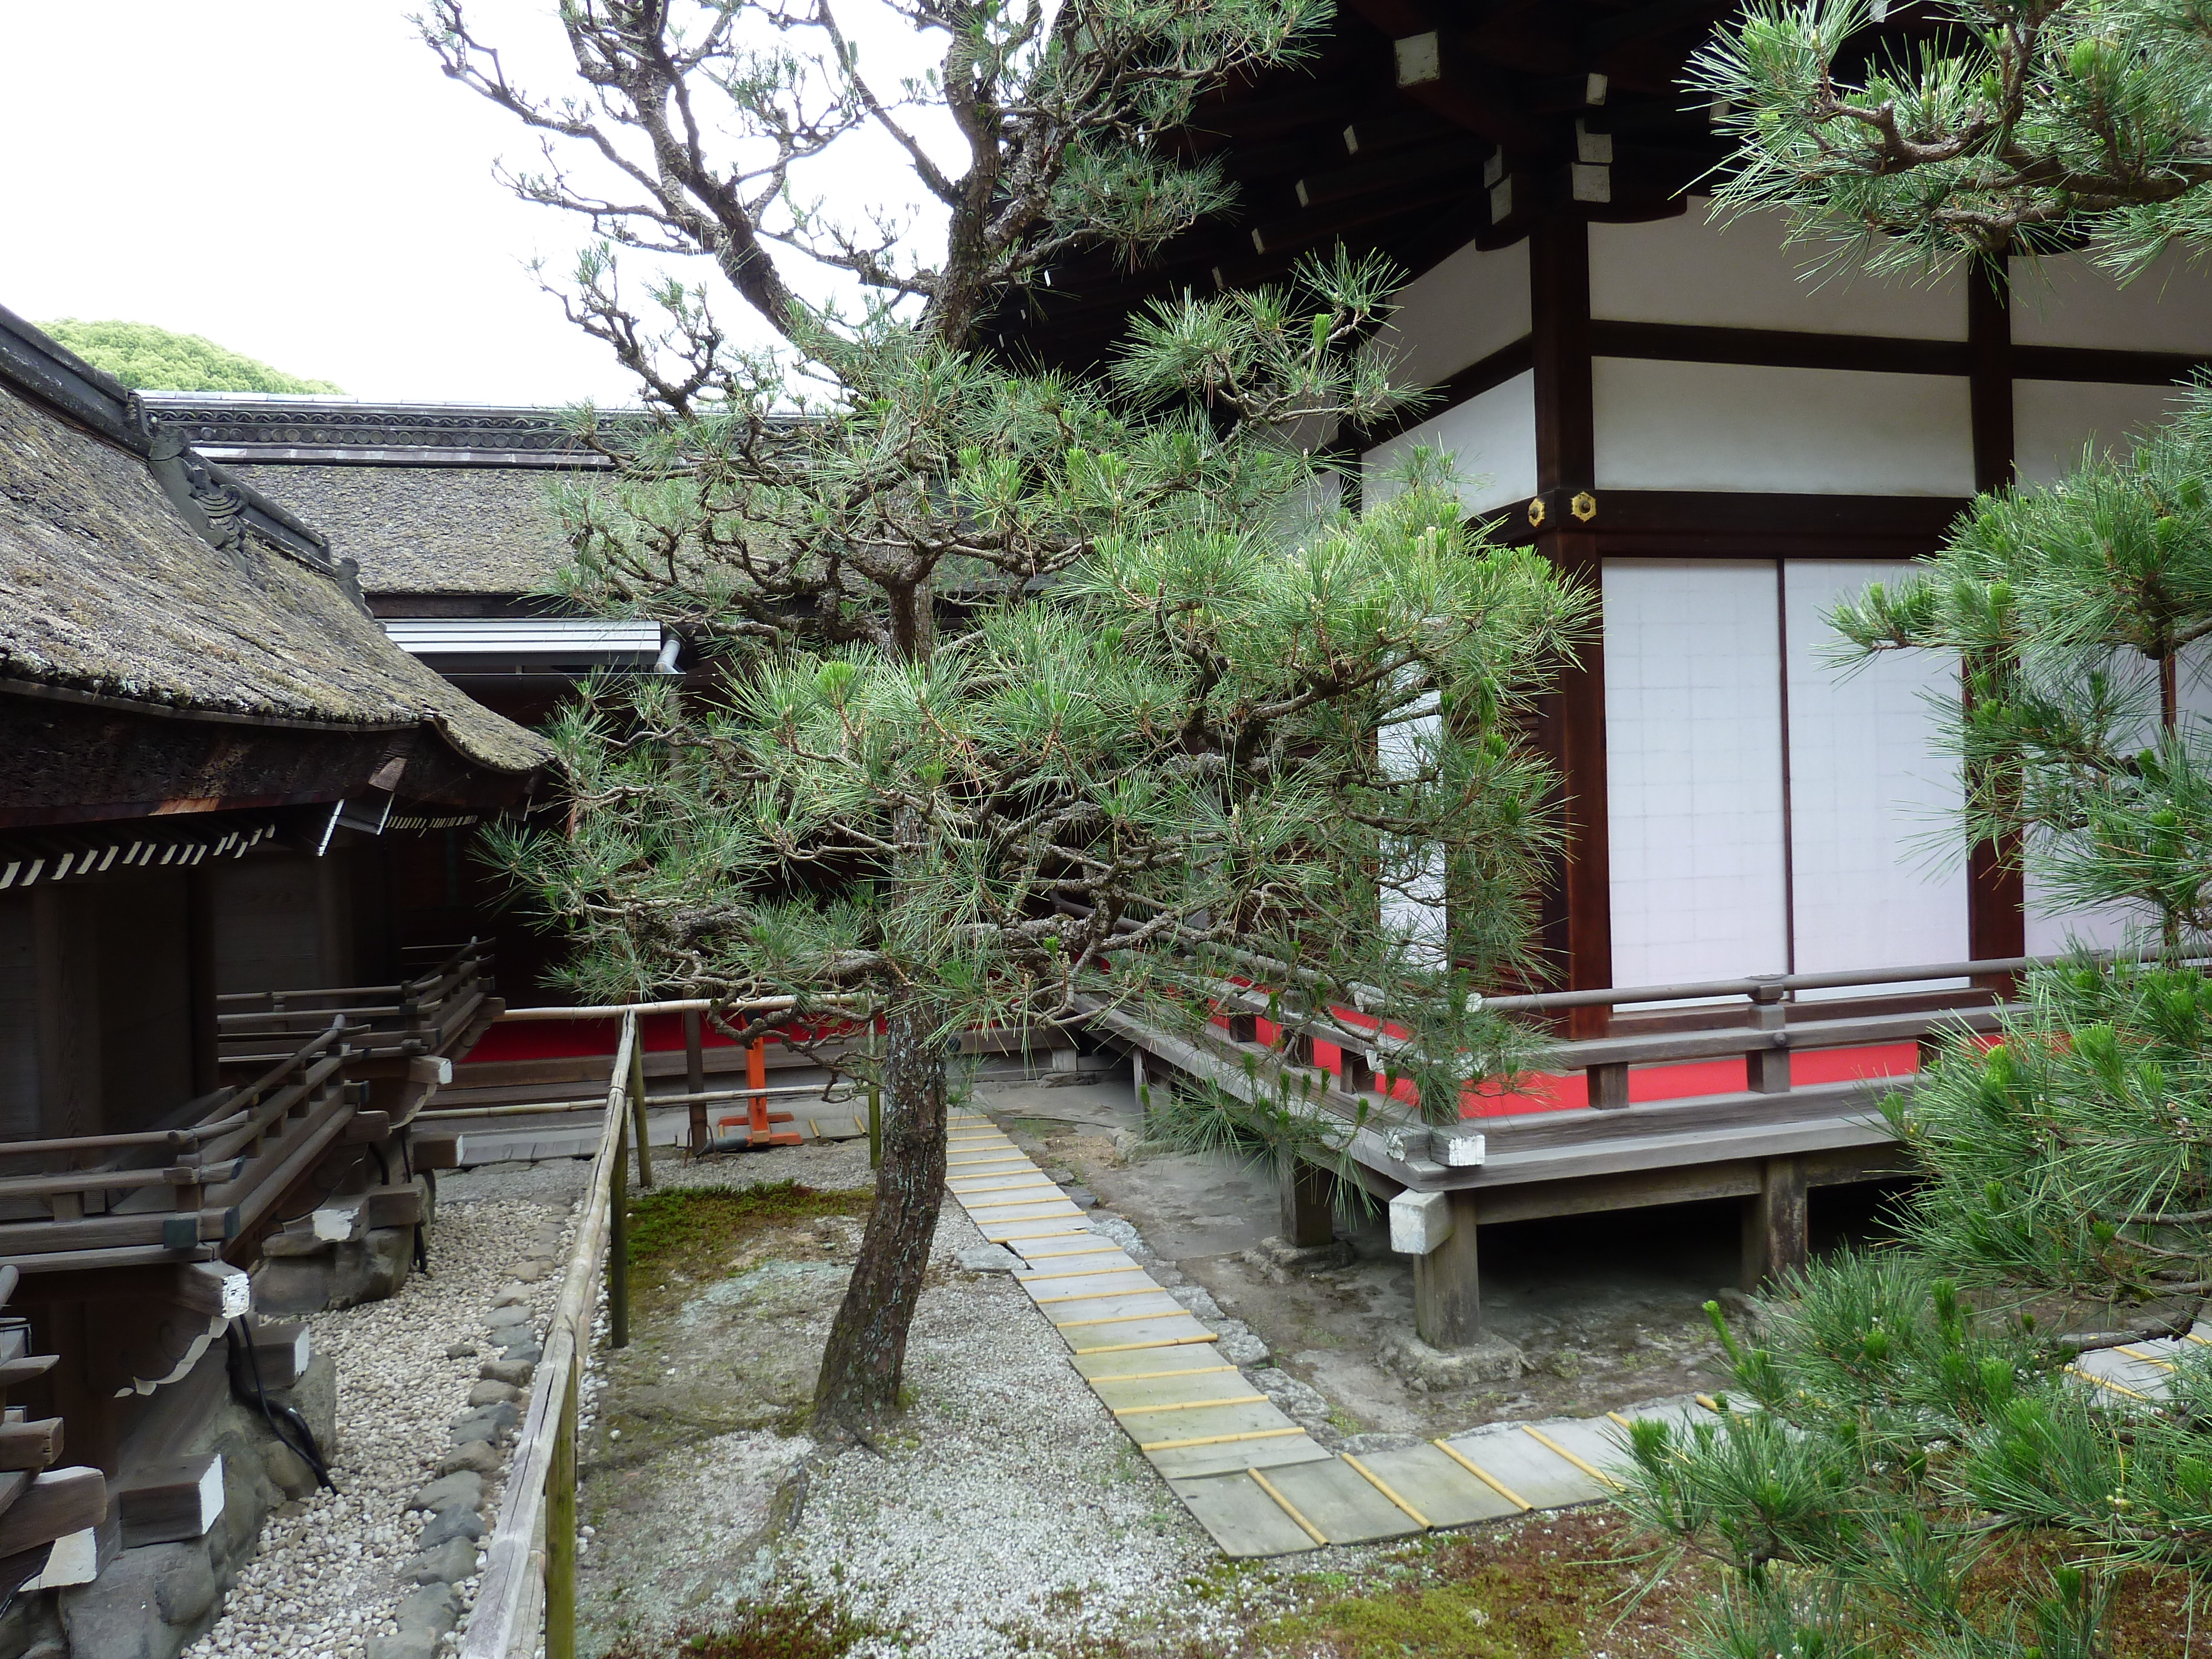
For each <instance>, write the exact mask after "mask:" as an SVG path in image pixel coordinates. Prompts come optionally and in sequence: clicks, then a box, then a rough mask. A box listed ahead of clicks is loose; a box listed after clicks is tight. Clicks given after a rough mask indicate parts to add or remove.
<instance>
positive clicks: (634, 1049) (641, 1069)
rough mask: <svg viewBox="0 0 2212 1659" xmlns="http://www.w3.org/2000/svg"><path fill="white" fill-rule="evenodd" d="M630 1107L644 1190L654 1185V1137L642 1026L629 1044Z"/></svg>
mask: <svg viewBox="0 0 2212 1659" xmlns="http://www.w3.org/2000/svg"><path fill="white" fill-rule="evenodd" d="M628 1093H629V1109H630V1114H631V1116H632V1117H633V1118H634V1119H635V1121H636V1124H637V1185H638V1190H640V1191H641V1192H642V1191H643V1190H644V1189H645V1188H647V1187H650V1186H651V1185H653V1137H652V1136H651V1135H649V1134H648V1133H646V1121H645V1032H644V1030H642V1029H640V1030H639V1031H638V1034H637V1040H636V1041H635V1042H632V1043H631V1044H630V1046H629V1090H628Z"/></svg>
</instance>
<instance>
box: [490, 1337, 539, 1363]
mask: <svg viewBox="0 0 2212 1659" xmlns="http://www.w3.org/2000/svg"><path fill="white" fill-rule="evenodd" d="M499 1357H500V1358H501V1359H504V1360H506V1361H507V1364H510V1365H535V1364H537V1363H538V1361H539V1360H541V1359H543V1358H544V1357H545V1350H544V1349H543V1348H541V1347H539V1346H538V1339H537V1338H536V1337H534V1336H533V1337H530V1338H527V1339H526V1340H522V1341H519V1342H509V1343H507V1345H506V1346H504V1347H502V1348H501V1349H500V1351H499Z"/></svg>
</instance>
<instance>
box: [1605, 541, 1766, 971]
mask: <svg viewBox="0 0 2212 1659" xmlns="http://www.w3.org/2000/svg"><path fill="white" fill-rule="evenodd" d="M1604 592H1605V704H1606V714H1605V726H1606V769H1607V777H1608V799H1607V822H1608V825H1609V829H1610V835H1611V841H1612V861H1613V983H1614V984H1616V985H1650V984H1656V983H1659V982H1662V981H1674V980H1685V979H1717V978H1723V977H1727V976H1729V975H1738V974H1746V973H1762V972H1778V971H1780V970H1781V969H1783V968H1784V965H1785V963H1786V960H1787V957H1788V949H1787V941H1786V938H1785V935H1784V922H1783V918H1784V884H1783V831H1782V823H1783V817H1782V697H1781V685H1782V665H1781V641H1780V636H1779V630H1778V626H1777V617H1776V611H1775V604H1776V588H1775V572H1774V566H1773V565H1771V563H1764V562H1722V561H1712V562H1705V561H1692V560H1674V559H1668V560H1645V559H1638V560H1609V561H1607V563H1606V566H1605V574H1604Z"/></svg>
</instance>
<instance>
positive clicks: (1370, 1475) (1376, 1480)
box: [1338, 1452, 1430, 1531]
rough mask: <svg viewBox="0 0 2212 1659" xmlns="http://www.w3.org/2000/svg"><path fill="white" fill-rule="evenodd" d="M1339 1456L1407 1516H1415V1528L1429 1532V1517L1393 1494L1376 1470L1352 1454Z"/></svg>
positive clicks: (1345, 1453) (1344, 1453)
mask: <svg viewBox="0 0 2212 1659" xmlns="http://www.w3.org/2000/svg"><path fill="white" fill-rule="evenodd" d="M1338 1455H1340V1457H1342V1458H1343V1459H1344V1461H1345V1462H1347V1463H1349V1464H1351V1465H1352V1468H1355V1469H1357V1470H1358V1472H1359V1473H1360V1474H1363V1475H1364V1476H1366V1477H1367V1484H1368V1485H1369V1486H1372V1487H1374V1488H1375V1490H1376V1491H1377V1492H1381V1493H1382V1494H1383V1496H1384V1497H1385V1498H1389V1500H1390V1501H1391V1502H1392V1503H1394V1504H1396V1505H1397V1506H1398V1507H1399V1508H1400V1509H1401V1510H1405V1511H1406V1513H1407V1515H1409V1516H1413V1524H1414V1525H1415V1526H1417V1527H1419V1528H1421V1529H1422V1530H1423V1531H1426V1530H1428V1528H1429V1526H1430V1521H1429V1517H1428V1516H1425V1515H1423V1514H1422V1513H1421V1512H1420V1510H1417V1509H1415V1508H1414V1507H1413V1505H1412V1504H1408V1503H1407V1501H1406V1500H1405V1499H1404V1498H1401V1497H1399V1496H1398V1494H1397V1493H1396V1492H1392V1491H1391V1490H1390V1487H1389V1483H1388V1482H1386V1481H1385V1480H1383V1477H1382V1476H1381V1475H1379V1474H1376V1473H1375V1471H1374V1470H1372V1469H1370V1468H1368V1467H1367V1465H1366V1464H1364V1463H1363V1462H1360V1461H1359V1460H1358V1458H1356V1457H1354V1456H1353V1455H1352V1454H1351V1453H1350V1452H1340V1453H1339V1454H1338Z"/></svg>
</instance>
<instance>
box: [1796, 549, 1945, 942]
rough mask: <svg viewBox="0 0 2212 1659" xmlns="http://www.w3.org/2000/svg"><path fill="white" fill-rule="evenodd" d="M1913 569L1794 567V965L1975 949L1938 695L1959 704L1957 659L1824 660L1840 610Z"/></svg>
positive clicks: (1808, 562) (1802, 563)
mask: <svg viewBox="0 0 2212 1659" xmlns="http://www.w3.org/2000/svg"><path fill="white" fill-rule="evenodd" d="M1910 569H1911V566H1910V565H1908V564H1905V563H1860V562H1850V563H1845V562H1830V561H1826V560H1814V559H1792V560H1790V561H1789V562H1787V563H1786V564H1785V565H1784V569H1783V584H1784V586H1783V600H1784V649H1785V650H1786V652H1787V653H1788V659H1787V660H1788V665H1789V677H1790V856H1791V864H1790V869H1791V883H1790V885H1791V889H1792V893H1793V898H1794V910H1795V915H1796V932H1797V958H1796V969H1797V971H1798V972H1800V973H1806V974H1817V973H1822V972H1832V971H1838V970H1842V969H1852V968H1883V967H1889V966H1898V967H1909V966H1912V965H1915V964H1918V963H1930V962H1959V961H1963V960H1965V959H1966V954H1967V951H1966V902H1967V889H1966V856H1965V850H1964V846H1963V842H1962V839H1961V836H1960V819H1959V814H1960V806H1961V801H1962V796H1961V791H1960V783H1959V777H1958V771H1957V768H1956V764H1955V763H1954V762H1952V761H1951V760H1949V759H1948V758H1947V757H1944V756H1943V755H1942V754H1940V753H1939V752H1937V750H1936V731H1937V726H1938V720H1939V716H1938V714H1937V712H1936V709H1935V708H1932V707H1931V706H1930V705H1929V696H1930V694H1934V695H1936V696H1949V697H1953V698H1955V696H1956V694H1957V690H1958V684H1959V674H1958V665H1957V662H1956V659H1953V658H1950V657H1948V656H1943V655H1942V654H1940V653H1926V652H1911V653H1904V652H1892V653H1887V654H1885V655H1882V656H1880V657H1877V658H1875V659H1874V660H1873V661H1871V662H1868V663H1863V664H1861V665H1857V666H1855V667H1854V668H1853V669H1852V670H1851V671H1850V673H1849V674H1848V675H1846V674H1845V673H1844V672H1843V671H1841V670H1838V669H1837V668H1834V667H1832V666H1830V665H1829V663H1828V661H1827V660H1826V654H1825V653H1826V652H1827V650H1828V649H1829V647H1831V646H1832V643H1833V642H1834V641H1835V638H1836V635H1835V634H1834V631H1833V630H1832V629H1830V628H1829V627H1828V625H1827V623H1826V621H1825V620H1824V618H1825V617H1826V612H1827V611H1828V610H1829V609H1830V608H1831V607H1832V605H1834V604H1835V602H1836V601H1837V600H1838V599H1840V598H1843V597H1844V596H1846V595H1848V594H1851V593H1855V592H1858V591H1859V590H1861V589H1863V587H1865V586H1867V584H1868V583H1869V582H1876V581H1881V582H1889V581H1894V580H1897V579H1898V578H1899V576H1901V575H1903V574H1905V573H1906V572H1907V571H1909V570H1910Z"/></svg>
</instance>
